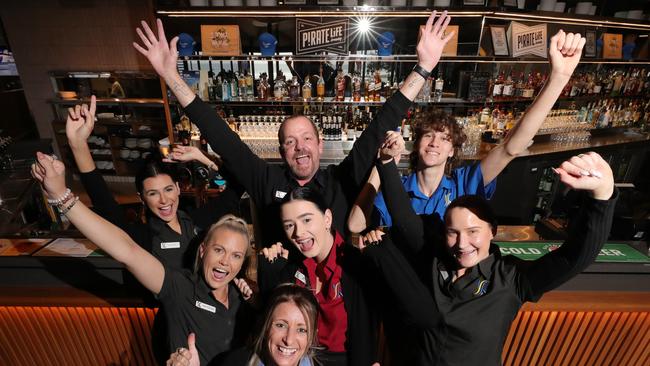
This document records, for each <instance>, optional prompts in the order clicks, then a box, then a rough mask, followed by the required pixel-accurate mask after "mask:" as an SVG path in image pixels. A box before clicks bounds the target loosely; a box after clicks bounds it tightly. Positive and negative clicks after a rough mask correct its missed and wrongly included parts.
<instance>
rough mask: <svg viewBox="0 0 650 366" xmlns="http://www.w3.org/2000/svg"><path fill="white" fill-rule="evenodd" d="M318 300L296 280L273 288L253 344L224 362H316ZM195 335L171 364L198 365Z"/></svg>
mask: <svg viewBox="0 0 650 366" xmlns="http://www.w3.org/2000/svg"><path fill="white" fill-rule="evenodd" d="M317 319H318V303H317V302H316V299H315V298H314V295H313V294H312V292H311V291H310V290H308V289H306V288H303V287H300V286H298V285H294V284H282V285H280V286H278V287H277V288H275V289H274V290H273V293H272V295H271V297H270V299H269V302H268V304H267V306H266V310H265V311H264V316H263V317H262V318H261V322H259V330H258V331H257V335H256V336H255V338H254V339H253V341H252V342H251V345H250V346H248V347H245V348H240V349H237V350H233V351H232V352H229V353H228V354H227V355H226V357H225V359H224V361H223V362H222V363H221V365H222V366H244V365H246V366H260V365H262V366H315V365H316V364H317V363H316V362H315V358H317V356H318V355H317V354H316V348H317V338H316V324H317ZM194 343H195V336H194V334H190V336H189V337H188V339H187V348H179V349H178V350H177V351H176V352H174V353H173V354H172V355H171V356H170V358H169V360H168V361H167V366H198V365H199V363H198V357H197V351H196V346H195V344H194Z"/></svg>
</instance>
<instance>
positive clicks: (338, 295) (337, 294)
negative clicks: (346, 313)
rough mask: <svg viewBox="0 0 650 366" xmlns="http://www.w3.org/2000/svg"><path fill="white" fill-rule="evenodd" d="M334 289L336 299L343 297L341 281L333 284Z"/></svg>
mask: <svg viewBox="0 0 650 366" xmlns="http://www.w3.org/2000/svg"><path fill="white" fill-rule="evenodd" d="M332 290H334V298H335V299H337V298H341V297H343V288H342V287H341V282H337V283H335V284H333V285H332Z"/></svg>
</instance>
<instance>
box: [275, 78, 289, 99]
mask: <svg viewBox="0 0 650 366" xmlns="http://www.w3.org/2000/svg"><path fill="white" fill-rule="evenodd" d="M286 89H287V83H285V82H284V76H278V78H277V79H275V83H274V84H273V97H274V98H275V99H276V100H282V99H283V98H284V96H285V94H286V93H285V91H286Z"/></svg>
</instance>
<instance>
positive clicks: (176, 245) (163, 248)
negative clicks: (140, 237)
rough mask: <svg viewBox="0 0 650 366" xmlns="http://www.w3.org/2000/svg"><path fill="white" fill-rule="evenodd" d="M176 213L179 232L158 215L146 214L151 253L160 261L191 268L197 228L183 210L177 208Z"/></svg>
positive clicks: (197, 240)
mask: <svg viewBox="0 0 650 366" xmlns="http://www.w3.org/2000/svg"><path fill="white" fill-rule="evenodd" d="M176 215H177V216H178V223H179V225H180V227H181V233H180V234H179V233H177V232H176V231H174V229H172V228H171V227H169V225H168V224H167V223H166V222H165V221H163V220H161V219H160V218H159V217H158V216H155V215H148V217H147V220H148V225H149V229H150V232H149V234H150V239H149V243H151V253H152V254H153V255H154V256H156V258H158V259H160V261H161V262H162V263H164V264H167V265H170V266H172V267H174V268H179V269H180V268H187V269H192V268H194V258H195V256H196V250H197V248H198V242H199V241H200V238H198V237H197V235H198V234H199V229H198V228H197V227H196V226H195V225H194V222H193V221H192V218H191V217H190V216H189V215H188V214H186V213H185V212H183V211H181V210H178V211H177V213H176Z"/></svg>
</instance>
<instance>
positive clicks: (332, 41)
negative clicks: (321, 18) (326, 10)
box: [296, 19, 348, 55]
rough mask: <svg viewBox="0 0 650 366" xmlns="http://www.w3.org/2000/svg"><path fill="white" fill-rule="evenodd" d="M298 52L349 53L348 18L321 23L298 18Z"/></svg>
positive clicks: (302, 53) (299, 53)
mask: <svg viewBox="0 0 650 366" xmlns="http://www.w3.org/2000/svg"><path fill="white" fill-rule="evenodd" d="M296 42H297V45H296V54H298V55H304V54H308V53H318V52H323V51H327V52H331V53H337V54H340V55H347V54H348V20H347V19H341V20H334V21H329V22H326V23H321V22H317V21H313V20H307V19H296Z"/></svg>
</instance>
